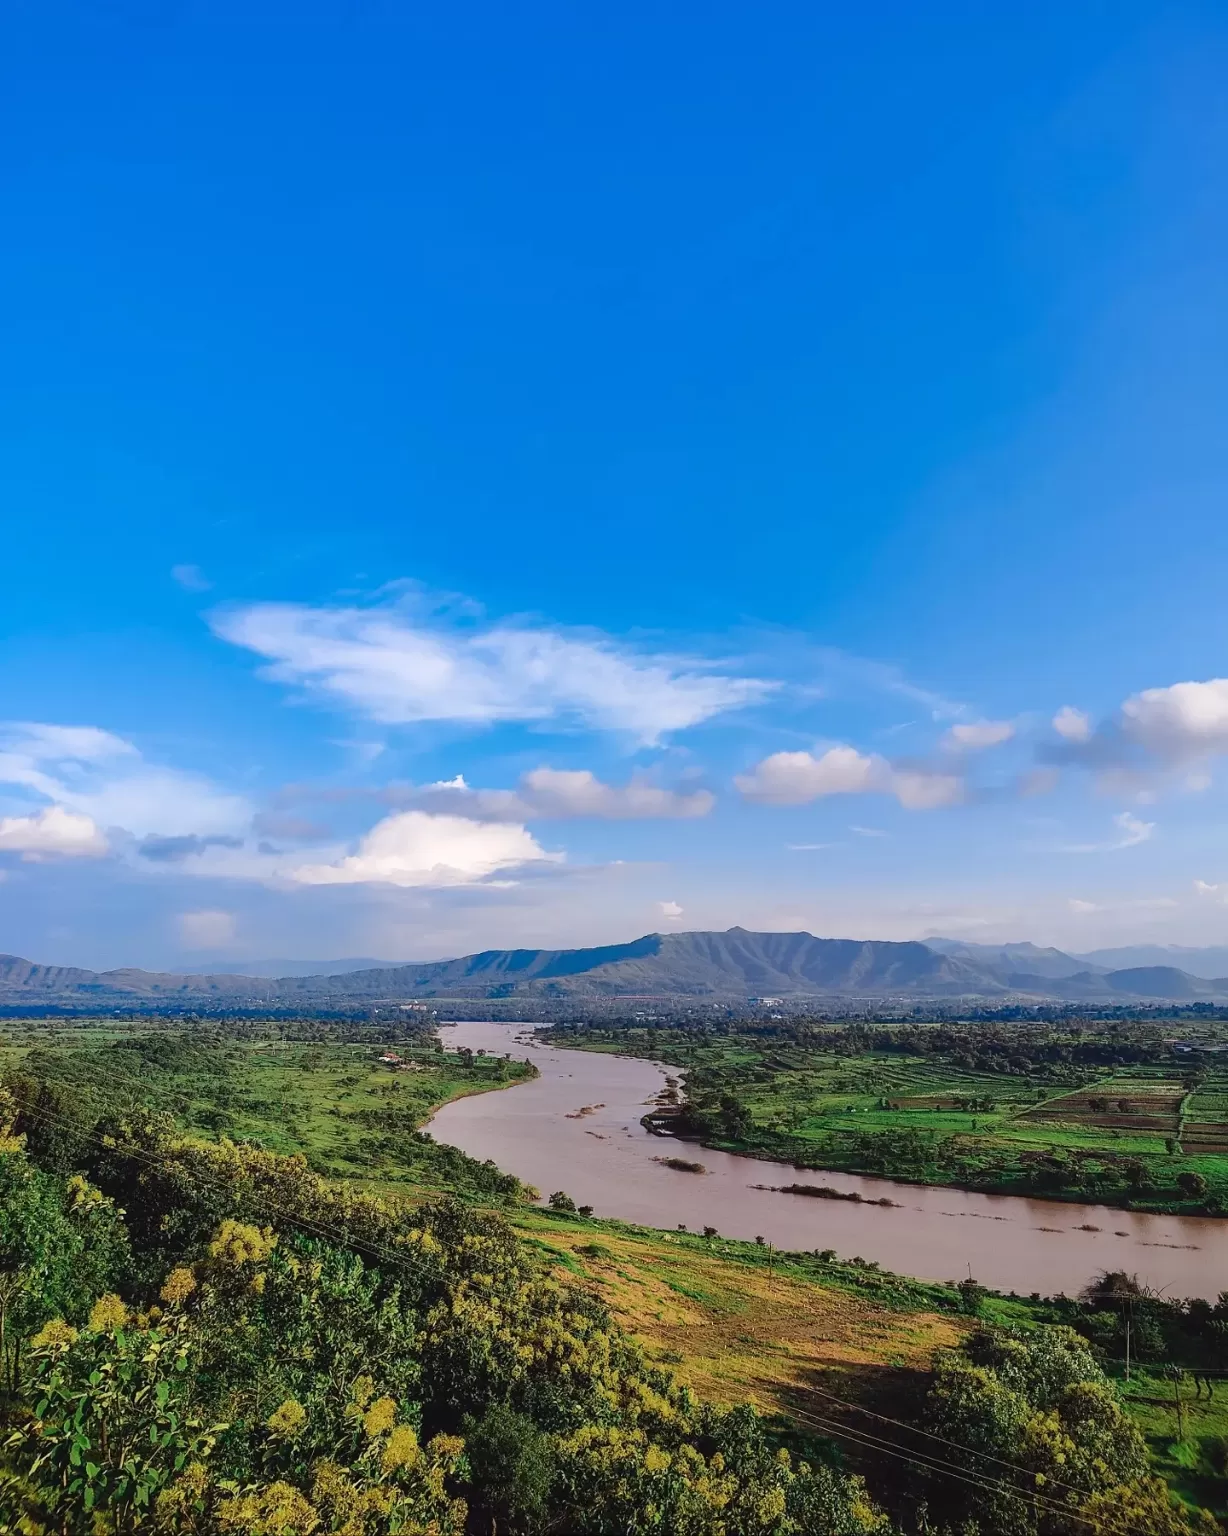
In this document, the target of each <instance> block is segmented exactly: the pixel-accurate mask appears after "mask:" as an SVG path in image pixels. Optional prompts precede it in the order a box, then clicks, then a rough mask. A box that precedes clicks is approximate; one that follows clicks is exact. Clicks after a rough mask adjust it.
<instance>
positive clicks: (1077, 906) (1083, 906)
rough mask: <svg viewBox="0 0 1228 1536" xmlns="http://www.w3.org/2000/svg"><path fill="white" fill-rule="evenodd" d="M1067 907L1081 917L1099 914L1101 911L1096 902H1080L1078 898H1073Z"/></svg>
mask: <svg viewBox="0 0 1228 1536" xmlns="http://www.w3.org/2000/svg"><path fill="white" fill-rule="evenodd" d="M1066 905H1067V906H1068V907H1069V908H1070V910H1071V911H1072V912H1076V913H1078V914H1079V915H1080V916H1082V915H1084V914H1086V913H1088V912H1099V911H1100V910H1101V908H1100V907H1099V906H1097V904H1096V903H1095V902H1094V901H1080V900H1079V898H1078V897H1077V896H1072V897H1071V898H1070V900H1069V901H1068V902H1067V903H1066Z"/></svg>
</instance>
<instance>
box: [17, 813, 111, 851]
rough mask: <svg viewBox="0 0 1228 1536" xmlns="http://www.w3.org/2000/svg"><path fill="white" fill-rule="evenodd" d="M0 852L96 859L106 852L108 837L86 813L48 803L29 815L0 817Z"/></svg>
mask: <svg viewBox="0 0 1228 1536" xmlns="http://www.w3.org/2000/svg"><path fill="white" fill-rule="evenodd" d="M0 852H4V853H19V854H21V856H22V857H23V858H24V859H29V860H38V859H45V858H55V857H59V858H87V859H96V858H99V857H101V855H102V854H104V853H106V852H107V840H106V838H105V837H104V836H103V835H102V833H101V832H100V831H99V829H98V827H97V826H96V825H95V824H94V822H92V821H91V820H90V818H89V817H88V816H79V815H76V814H75V813H74V812H72V811H66V810H64V809H63V808H62V807H61V806H58V805H51V806H48V807H47V809H46V810H43V811H37V812H35V813H34V814H33V815H31V816H5V817H3V818H0Z"/></svg>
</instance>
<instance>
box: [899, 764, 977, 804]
mask: <svg viewBox="0 0 1228 1536" xmlns="http://www.w3.org/2000/svg"><path fill="white" fill-rule="evenodd" d="M890 789H891V793H892V794H893V795H894V796H895V797H896V799H897V800H898V801H899V802H900V804H901V805H902V806H903V807H904V809H905V810H906V811H934V810H938V809H939V807H941V806H944V805H958V804H959V803H960V801H961V800H962V799H963V798H964V781H963V779H961V778H960V777H959V775H958V774H954V773H931V772H928V771H921V770H900V769H898V768H897V769H893V770H892V774H891V786H890Z"/></svg>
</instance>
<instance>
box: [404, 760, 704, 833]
mask: <svg viewBox="0 0 1228 1536" xmlns="http://www.w3.org/2000/svg"><path fill="white" fill-rule="evenodd" d="M411 795H412V799H413V800H414V801H415V803H418V804H420V805H422V806H424V807H425V808H427V809H430V810H440V811H454V812H457V813H458V814H463V815H467V816H476V817H480V818H481V819H482V820H484V821H537V820H544V819H548V818H564V817H577V816H592V817H600V818H601V819H603V820H606V821H632V820H641V819H649V818H663V817H673V818H682V819H689V818H693V817H696V816H706V815H707V814H708V812H709V811H710V810H711V809H712V807H713V806H714V805H715V804H716V796H715V795H713V794H712V793H711V792H710V791H708V790H706V789H694V790H675V789H662V788H660V787H659V786H657V785H655V784H652V783H649V782H648V781H647V780H646V779H644V778H642V777H635V778H633V779H632V780H631V782H630V783H629V784H624V785H614V784H604V783H602V781H601V780H600V779H599V778H597V776H596V775H595V774H594V773H591V772H590V771H589V770H588V769H587V768H583V769H562V768H534V769H533V770H532V771H531V772H529V773H526V774H524V775H523V776H522V777H521V780H520V783H519V785H518V787H517V788H516V789H473V788H472V787H471V786H470V785H468V784H467V783H466V782H465V780H464V778H463V777H462V776H461V775H459V774H458V775H457V777H456V778H454V779H448V780H445V781H444V782H442V783H438V784H427V785H424V786H423V787H422V788H421V789H418V790H414V791H412V792H411Z"/></svg>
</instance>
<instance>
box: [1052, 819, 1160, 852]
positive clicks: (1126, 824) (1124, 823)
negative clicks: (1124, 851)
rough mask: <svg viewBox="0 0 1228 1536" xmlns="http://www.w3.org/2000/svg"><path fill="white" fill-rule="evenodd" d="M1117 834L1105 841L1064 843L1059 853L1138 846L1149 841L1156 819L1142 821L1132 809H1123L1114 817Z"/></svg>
mask: <svg viewBox="0 0 1228 1536" xmlns="http://www.w3.org/2000/svg"><path fill="white" fill-rule="evenodd" d="M1113 825H1114V826H1115V827H1116V828H1117V836H1116V837H1114V838H1111V839H1110V840H1109V841H1108V842H1104V843H1063V844H1062V845H1061V846H1060V847H1059V848H1058V849H1057V852H1059V853H1116V852H1117V850H1118V849H1119V848H1137V847H1138V845H1139V843H1145V842H1148V841H1149V840H1150V839H1151V836H1152V834H1153V833H1154V832H1155V829H1156V824H1155V822H1154V821H1140V820H1139V818H1138V817H1137V816H1135V815H1134V814H1133V813H1132V812H1131V811H1122V812H1120V813H1119V814H1118V815H1116V816H1114V817H1113Z"/></svg>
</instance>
